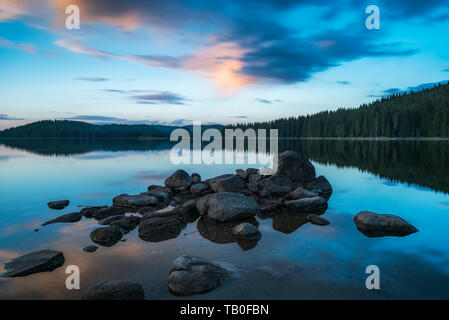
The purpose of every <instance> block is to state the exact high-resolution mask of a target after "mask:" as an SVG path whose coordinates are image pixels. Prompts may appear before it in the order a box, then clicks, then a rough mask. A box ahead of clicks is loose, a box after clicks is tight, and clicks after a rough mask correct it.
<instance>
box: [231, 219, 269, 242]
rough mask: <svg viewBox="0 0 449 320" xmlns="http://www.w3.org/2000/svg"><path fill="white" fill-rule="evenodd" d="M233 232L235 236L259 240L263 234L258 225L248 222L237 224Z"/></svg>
mask: <svg viewBox="0 0 449 320" xmlns="http://www.w3.org/2000/svg"><path fill="white" fill-rule="evenodd" d="M232 232H233V234H234V236H236V237H237V238H240V239H243V240H259V239H260V238H261V236H262V235H261V234H260V232H259V229H257V227H255V226H254V225H252V224H251V223H247V222H244V223H240V224H238V225H236V226H235V227H234V228H233V229H232Z"/></svg>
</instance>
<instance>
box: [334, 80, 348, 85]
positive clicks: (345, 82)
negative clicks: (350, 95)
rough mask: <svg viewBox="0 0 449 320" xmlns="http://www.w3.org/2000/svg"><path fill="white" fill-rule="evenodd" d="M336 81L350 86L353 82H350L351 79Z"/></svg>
mask: <svg viewBox="0 0 449 320" xmlns="http://www.w3.org/2000/svg"><path fill="white" fill-rule="evenodd" d="M335 83H337V84H341V85H343V86H348V85H350V84H352V82H350V81H345V80H338V81H335Z"/></svg>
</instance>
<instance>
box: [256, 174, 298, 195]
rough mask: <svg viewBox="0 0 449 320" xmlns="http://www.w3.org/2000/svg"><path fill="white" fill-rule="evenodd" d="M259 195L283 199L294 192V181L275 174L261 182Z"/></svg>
mask: <svg viewBox="0 0 449 320" xmlns="http://www.w3.org/2000/svg"><path fill="white" fill-rule="evenodd" d="M259 189H260V191H259V193H260V195H261V196H264V197H271V196H275V197H282V196H283V195H285V194H286V193H289V192H291V191H292V181H291V180H290V179H289V178H288V177H286V176H283V175H280V174H275V175H272V176H270V177H268V178H266V179H262V180H260V182H259Z"/></svg>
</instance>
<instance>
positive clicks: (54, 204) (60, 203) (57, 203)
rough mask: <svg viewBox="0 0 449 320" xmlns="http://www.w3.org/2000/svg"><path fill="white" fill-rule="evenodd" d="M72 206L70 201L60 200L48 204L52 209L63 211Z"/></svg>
mask: <svg viewBox="0 0 449 320" xmlns="http://www.w3.org/2000/svg"><path fill="white" fill-rule="evenodd" d="M69 204H70V201H69V200H58V201H50V202H48V203H47V206H48V207H49V208H50V209H55V210H61V209H64V208H65V207H67V206H68V205H69Z"/></svg>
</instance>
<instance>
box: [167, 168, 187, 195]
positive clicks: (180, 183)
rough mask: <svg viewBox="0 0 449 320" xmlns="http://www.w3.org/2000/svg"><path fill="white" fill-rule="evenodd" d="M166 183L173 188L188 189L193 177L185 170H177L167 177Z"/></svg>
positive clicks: (177, 189) (178, 189)
mask: <svg viewBox="0 0 449 320" xmlns="http://www.w3.org/2000/svg"><path fill="white" fill-rule="evenodd" d="M164 183H165V185H166V186H167V187H169V188H171V189H173V190H176V191H182V190H187V189H188V188H189V187H190V185H191V184H192V177H190V176H189V174H188V173H187V172H185V171H184V170H176V172H175V173H173V174H172V175H171V176H170V177H168V178H167V179H165V182H164Z"/></svg>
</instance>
